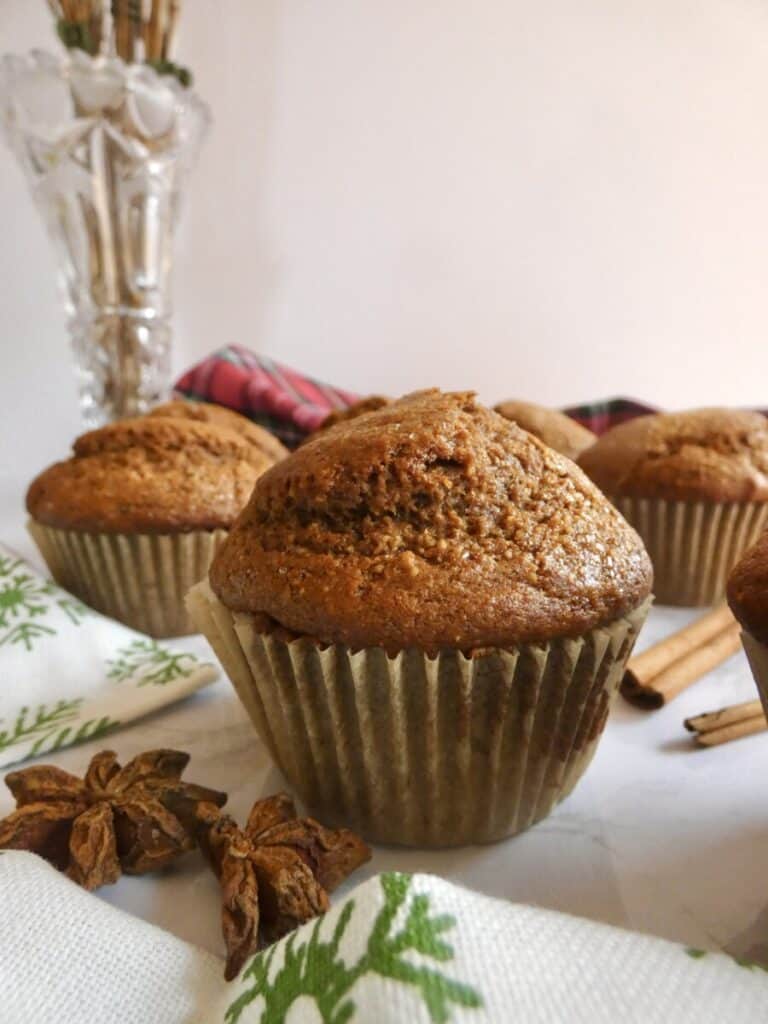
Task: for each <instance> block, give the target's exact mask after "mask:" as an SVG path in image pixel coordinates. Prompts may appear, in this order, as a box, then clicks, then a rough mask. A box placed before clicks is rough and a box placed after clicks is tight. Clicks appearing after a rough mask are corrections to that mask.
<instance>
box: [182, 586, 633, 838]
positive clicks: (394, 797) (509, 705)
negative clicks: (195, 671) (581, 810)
mask: <svg viewBox="0 0 768 1024" xmlns="http://www.w3.org/2000/svg"><path fill="white" fill-rule="evenodd" d="M187 604H188V607H189V609H190V612H191V614H192V617H193V619H194V620H195V623H196V624H197V626H198V628H199V629H200V631H201V632H203V633H205V635H206V637H207V638H208V640H209V642H210V644H211V646H212V647H213V649H214V651H215V652H216V654H217V655H218V657H219V660H220V661H221V663H222V665H223V666H224V669H225V671H226V672H227V674H228V675H229V677H230V679H231V680H232V682H233V684H234V686H235V689H236V690H237V693H238V695H239V697H240V699H241V701H242V702H243V704H244V705H245V707H246V709H247V711H248V713H249V715H250V717H251V719H252V721H253V724H254V726H255V727H256V730H257V732H258V734H259V736H260V737H261V739H262V740H263V741H264V743H265V744H266V745H267V747H268V748H269V751H270V753H271V754H272V757H273V758H274V760H275V762H276V763H277V765H278V767H279V768H280V769H281V771H282V772H283V774H284V775H285V777H286V778H287V779H288V781H289V782H290V784H291V786H292V787H293V788H294V789H295V790H296V791H297V792H298V793H299V795H300V796H301V798H302V800H303V801H304V802H305V803H306V804H307V806H308V807H309V808H310V809H311V810H312V811H313V812H314V813H316V814H317V815H318V817H320V818H321V820H323V821H328V822H331V823H334V824H338V825H347V826H350V827H352V828H354V829H356V830H357V831H358V832H360V833H361V834H362V835H364V836H366V837H367V838H368V839H370V840H373V841H377V842H383V843H399V844H404V845H406V846H427V847H436V846H460V845H464V844H466V843H475V842H481V843H482V842H489V841H492V840H496V839H501V838H502V837H504V836H508V835H512V834H513V833H515V832H520V831H522V830H523V829H525V828H528V827H529V826H530V825H533V824H534V823H535V822H537V821H540V820H541V819H542V818H544V817H546V816H547V815H548V814H549V813H550V811H551V810H552V808H553V807H554V806H555V804H556V803H557V802H558V801H560V800H562V799H563V798H564V797H565V796H567V795H568V793H570V791H571V790H572V789H573V787H574V785H575V784H576V782H577V781H578V779H579V778H580V776H581V775H582V773H583V772H584V770H585V768H586V767H587V765H588V764H589V762H590V761H591V759H592V756H593V754H594V752H595V748H596V746H597V742H598V740H599V738H600V735H601V733H602V731H603V727H604V725H605V720H606V717H607V715H608V709H609V706H610V703H611V700H612V698H613V696H614V694H615V692H616V690H617V688H618V685H619V682H620V680H621V676H622V673H623V670H624V665H625V663H626V661H627V659H628V657H629V654H630V652H631V649H632V646H633V644H634V641H635V637H636V636H637V633H638V631H639V629H640V627H641V626H642V624H643V621H644V620H645V617H646V615H647V613H648V608H649V607H650V599H649V600H647V601H646V602H645V603H644V604H643V605H641V606H640V607H638V608H637V609H635V610H634V611H633V612H631V613H630V614H628V615H627V616H625V617H624V618H621V619H618V620H616V621H615V622H613V623H611V624H609V625H607V626H605V627H602V628H600V629H594V630H592V631H591V632H589V633H586V634H584V635H583V636H580V637H577V638H575V639H559V640H553V641H551V642H550V643H547V644H524V645H521V646H520V647H519V648H517V649H515V650H510V651H501V650H489V651H484V652H479V653H477V654H476V655H474V656H473V657H467V656H466V655H464V654H462V653H461V652H460V651H446V652H443V653H441V654H439V655H438V656H437V657H434V658H430V657H427V656H426V655H425V654H424V653H422V652H420V651H417V650H405V651H402V652H400V653H399V654H397V655H396V656H394V657H389V656H388V655H387V654H386V652H385V651H384V650H382V649H381V648H368V649H365V650H362V651H357V652H352V651H350V650H349V649H347V648H346V647H344V646H342V645H334V646H327V647H323V646H322V645H320V644H318V643H317V642H316V641H313V640H310V639H308V638H298V639H295V640H292V641H285V640H282V639H279V638H278V637H276V636H274V635H273V634H266V633H260V632H258V631H257V630H256V629H255V628H254V624H253V618H252V617H251V616H249V615H244V614H238V613H232V612H230V611H229V610H228V609H227V608H226V607H225V606H224V605H223V604H222V603H221V602H220V601H219V600H218V598H217V597H216V596H215V595H214V594H213V592H212V591H211V589H210V586H209V585H208V582H207V581H205V582H203V583H200V584H198V585H197V586H196V587H195V588H194V589H193V590H192V591H191V593H190V595H189V597H188V601H187Z"/></svg>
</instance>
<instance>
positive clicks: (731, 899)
mask: <svg viewBox="0 0 768 1024" xmlns="http://www.w3.org/2000/svg"><path fill="white" fill-rule="evenodd" d="M22 496H23V485H22V484H21V482H19V483H18V484H17V482H16V481H15V480H14V479H13V478H11V479H9V478H8V477H7V476H6V478H5V480H4V482H3V487H2V490H0V539H1V540H2V541H3V542H5V543H6V544H8V545H10V546H11V547H13V548H14V549H15V550H16V551H18V552H19V554H21V555H23V556H24V557H27V558H29V559H30V560H31V561H33V562H34V563H35V564H38V565H39V564H40V559H39V556H38V555H37V552H36V551H35V550H34V548H33V546H32V543H31V541H30V540H29V538H28V537H27V535H26V532H25V530H24V513H23V504H22V500H23V498H22ZM696 614H697V613H696V612H691V611H688V610H683V609H671V608H656V609H653V610H652V612H651V615H650V618H649V621H648V623H647V625H646V627H645V629H644V630H643V633H642V635H641V637H640V639H639V641H638V647H637V650H641V649H642V648H644V647H646V646H648V645H649V644H651V643H653V642H655V641H656V640H658V639H659V638H660V637H662V636H664V635H665V634H667V633H669V632H671V631H673V630H675V629H678V628H680V627H681V626H683V625H684V624H685V623H686V622H688V621H690V620H691V619H692V618H695V616H696ZM179 645H180V646H183V647H185V648H186V649H188V650H192V651H195V652H196V653H203V654H205V655H206V656H207V657H210V658H213V655H212V653H211V652H210V650H209V649H208V647H207V644H206V643H205V641H204V640H203V639H202V637H191V638H185V639H184V640H183V641H180V642H179ZM754 698H755V687H754V683H753V681H752V677H751V675H750V672H749V667H748V665H747V662H746V659H745V658H744V656H743V654H742V653H741V652H740V653H739V654H737V655H735V656H734V657H733V658H731V659H729V661H727V662H726V663H724V664H723V665H722V666H721V667H720V668H719V669H717V670H716V671H714V672H712V673H711V674H710V675H709V676H707V677H706V678H705V679H702V680H701V681H699V682H698V683H697V684H696V685H695V686H692V687H691V688H690V689H689V690H688V691H686V692H685V693H683V694H682V695H681V696H680V697H679V698H678V699H677V700H675V701H674V702H673V703H672V704H671V705H669V706H667V707H666V708H663V709H662V710H660V711H656V712H650V713H647V712H640V711H636V710H635V709H633V708H631V707H630V706H629V705H627V704H626V703H625V702H624V701H622V700H621V698H619V699H618V700H617V702H616V704H615V706H614V709H613V711H612V713H611V716H610V719H609V722H608V725H607V728H606V731H605V735H604V737H603V739H602V742H601V744H600V746H599V748H598V751H597V754H596V756H595V759H594V761H593V763H592V765H591V766H590V768H589V770H588V772H587V774H586V776H585V777H584V778H583V779H582V781H581V782H580V783H579V784H578V786H577V787H576V790H575V792H574V793H573V794H572V795H571V796H570V797H569V798H568V799H567V800H566V801H565V802H564V803H563V804H562V805H561V806H560V807H558V808H557V809H556V810H555V812H554V813H553V814H552V815H551V816H550V817H549V818H548V819H546V820H545V821H543V822H541V823H540V824H539V825H536V826H535V827H534V828H532V829H531V830H530V831H528V832H526V833H524V834H522V835H520V836H516V837H514V838H512V839H508V840H505V841H503V842H500V843H495V844H493V845H489V846H478V847H468V848H465V849H460V850H438V851H429V850H406V849H396V848H385V847H377V848H376V849H375V850H374V856H373V859H372V860H371V862H370V863H369V864H368V865H366V867H365V868H364V869H362V870H361V871H360V872H359V873H358V874H357V876H355V877H356V879H357V880H362V879H363V878H366V877H368V876H369V875H371V874H374V873H376V872H379V871H387V870H393V869H397V870H401V871H427V872H432V873H434V874H437V875H441V876H443V877H445V878H448V879H451V880H452V881H455V882H458V883H460V884H462V885H465V886H467V887H469V888H472V889H476V890H479V891H480V892H484V893H487V894H489V895H492V896H498V897H502V898H503V899H507V900H512V901H516V902H523V903H531V904H537V905H539V906H542V907H549V908H552V909H555V910H560V911H565V912H568V913H571V914H579V915H582V916H584V917H589V918H592V919H594V920H596V921H603V922H606V923H609V924H614V925H620V926H624V927H628V928H633V929H636V930H639V931H644V932H648V933H651V934H654V935H659V936H662V937H664V938H667V939H673V940H676V941H679V942H683V943H686V944H688V945H691V946H696V947H702V948H706V949H723V950H725V951H727V952H729V953H731V954H732V955H735V956H744V957H747V958H749V959H751V960H756V961H759V962H763V963H766V964H768V904H767V902H766V901H767V900H768V897H766V895H764V890H763V885H764V877H765V876H764V874H763V871H764V869H765V864H766V863H768V799H766V788H767V783H766V779H768V734H761V735H758V736H753V737H750V738H748V739H743V740H739V741H736V742H734V743H731V744H727V745H725V746H722V747H717V748H712V749H710V750H705V749H697V748H695V747H694V746H693V745H692V742H691V740H690V738H689V736H688V734H687V733H686V732H685V730H684V729H683V724H682V723H683V719H684V718H685V717H687V716H689V715H692V714H696V713H698V712H701V711H707V710H713V709H715V708H718V707H722V706H723V705H725V704H730V703H734V702H736V701H741V700H750V699H754ZM111 742H112V744H113V746H114V747H115V748H116V749H117V750H118V752H119V754H120V755H121V756H122V757H123V758H125V759H127V758H128V757H130V756H132V755H133V754H134V753H136V752H138V751H141V750H146V749H149V748H152V747H159V746H170V747H176V748H180V749H182V750H187V751H189V752H190V753H191V755H192V762H191V765H190V768H189V769H188V772H187V774H188V776H189V778H190V779H192V780H196V781H199V782H203V783H205V784H207V785H209V786H213V787H215V788H217V789H222V790H225V791H227V792H228V793H229V794H230V801H229V809H230V811H231V813H233V814H234V815H235V816H237V817H239V818H241V819H244V817H245V815H246V814H247V812H248V810H249V808H250V806H251V804H252V803H253V802H254V801H255V800H256V799H257V798H259V797H260V796H263V795H267V794H269V793H273V792H275V791H277V790H278V789H280V788H282V787H283V786H284V783H283V780H282V778H281V776H280V773H279V772H278V771H277V769H276V768H275V767H274V766H273V765H272V764H271V762H270V759H269V756H268V754H267V751H266V749H265V748H264V747H263V746H262V744H261V742H260V741H259V740H258V738H257V737H256V735H255V733H254V732H253V730H252V727H251V725H250V723H249V721H248V719H247V717H246V714H245V712H244V710H243V708H242V706H241V705H240V703H239V701H238V699H237V697H236V696H235V693H234V690H233V689H232V687H231V685H230V684H229V682H228V680H227V679H226V677H223V676H222V678H221V679H220V680H219V681H218V682H217V683H214V684H213V685H212V686H210V687H208V688H207V689H205V690H204V691H201V692H200V693H198V694H196V695H195V696H194V697H191V698H189V699H188V700H186V701H184V702H182V703H179V704H177V705H174V706H173V707H172V708H171V709H170V710H165V711H162V712H160V713H158V714H156V715H153V716H151V717H149V718H146V719H144V720H142V721H140V722H137V723H136V724H134V725H132V726H130V727H128V728H126V729H124V730H122V731H121V732H119V733H117V734H116V735H115V737H114V739H113V740H112V741H111ZM100 746H103V744H99V743H98V741H97V742H96V743H93V744H84V745H83V746H81V747H77V748H75V749H71V750H66V751H62V752H61V753H60V754H58V755H57V757H56V761H57V763H58V764H60V765H61V766H62V767H63V768H66V769H68V770H70V771H73V772H76V773H80V772H82V770H83V769H84V768H85V765H86V763H87V761H88V759H89V758H90V756H91V755H92V754H93V753H94V752H95V750H96V749H98V748H99V747H100ZM11 808H12V801H11V799H10V796H9V794H7V792H6V791H5V790H4V789H3V791H2V792H1V793H0V815H3V814H6V813H7V812H8V811H9V810H10V809H11ZM350 884H352V883H350V882H348V883H347V886H349V885H350ZM340 891H341V892H343V891H344V889H342V890H340ZM98 895H99V897H100V898H101V899H104V900H106V901H107V902H109V903H111V904H113V905H114V906H117V907H121V908H122V909H123V910H126V911H128V912H130V913H133V914H136V915H137V916H139V917H142V918H144V919H146V920H147V921H151V922H153V923H154V924H156V925H159V926H160V927H162V928H165V929H167V930H168V931H170V932H172V933H174V934H175V935H177V936H179V937H180V938H182V939H186V940H188V941H190V942H193V943H196V944H197V945H199V946H202V947H204V948H206V949H209V950H211V951H212V952H215V953H218V954H221V953H222V943H221V937H220V932H219V921H220V918H219V908H220V904H219V901H218V890H217V885H216V882H215V880H214V879H213V876H212V875H211V874H210V872H209V871H208V869H207V868H205V867H204V866H203V865H202V863H201V861H200V860H199V859H198V858H196V857H189V858H187V859H186V860H185V861H182V862H180V864H179V865H178V866H177V867H175V868H173V869H171V870H169V871H167V872H166V873H164V874H163V875H162V876H156V877H145V878H122V879H121V880H120V881H119V882H118V883H117V885H114V886H110V887H106V888H104V889H102V890H100V891H99V893H98Z"/></svg>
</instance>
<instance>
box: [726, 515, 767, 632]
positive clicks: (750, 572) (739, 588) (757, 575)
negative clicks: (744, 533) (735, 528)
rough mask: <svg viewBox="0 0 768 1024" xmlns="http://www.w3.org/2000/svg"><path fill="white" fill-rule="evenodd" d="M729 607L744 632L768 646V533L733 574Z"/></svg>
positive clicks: (741, 561)
mask: <svg viewBox="0 0 768 1024" xmlns="http://www.w3.org/2000/svg"><path fill="white" fill-rule="evenodd" d="M727 594H728V604H729V605H730V606H731V611H732V612H733V614H734V615H735V616H736V618H737V619H738V620H739V622H740V623H741V625H742V626H743V627H744V629H746V630H747V632H748V633H751V634H752V636H753V637H754V638H755V639H756V640H759V641H760V642H761V643H768V531H766V532H765V533H764V534H762V536H761V537H760V539H759V540H758V542H757V544H755V545H754V546H753V547H751V548H750V549H749V551H747V552H746V554H745V555H744V556H743V557H742V558H741V560H740V561H739V562H737V563H736V565H735V566H734V567H733V569H732V570H731V574H730V576H729V577H728V591H727Z"/></svg>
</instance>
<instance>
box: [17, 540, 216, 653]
mask: <svg viewBox="0 0 768 1024" xmlns="http://www.w3.org/2000/svg"><path fill="white" fill-rule="evenodd" d="M27 529H28V530H29V532H30V534H31V535H32V539H33V540H34V541H35V543H36V544H37V546H38V548H39V549H40V553H41V554H42V556H43V558H44V559H45V561H46V564H47V565H48V568H49V570H50V572H51V575H52V576H53V578H54V579H55V580H56V582H57V583H58V584H59V585H60V586H62V587H64V589H65V590H68V591H69V592H70V593H71V594H74V595H75V596H76V597H78V598H79V599H80V600H81V601H84V602H85V604H88V605H90V606H91V608H95V609H96V611H99V612H102V613H103V614H104V615H108V616H110V618H113V619H117V620H118V621H120V622H123V623H125V625H126V626H131V627H132V628H133V629H137V630H139V631H140V632H142V633H148V634H149V635H150V636H154V637H169V636H184V635H185V634H187V633H194V632H195V626H194V624H193V622H192V620H191V618H190V617H189V613H188V612H187V609H186V606H185V603H184V597H185V595H186V593H187V591H188V590H189V588H190V587H192V586H194V584H195V583H197V582H198V581H199V580H201V579H204V578H205V577H206V576H207V575H208V568H209V566H210V564H211V559H212V558H213V556H214V553H215V552H216V549H217V548H218V546H219V545H220V544H221V542H222V541H223V540H224V538H225V537H226V535H227V531H226V530H195V531H192V532H189V533H177V534H134V535H130V534H115V533H82V532H79V531H76V530H59V529H54V528H53V527H50V526H43V525H42V524H40V523H38V522H35V521H34V520H30V521H29V522H28V523H27Z"/></svg>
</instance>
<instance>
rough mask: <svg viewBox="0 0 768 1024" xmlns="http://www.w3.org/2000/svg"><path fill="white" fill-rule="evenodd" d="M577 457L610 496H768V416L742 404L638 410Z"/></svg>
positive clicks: (734, 498) (717, 498)
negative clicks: (634, 416) (642, 412)
mask: <svg viewBox="0 0 768 1024" xmlns="http://www.w3.org/2000/svg"><path fill="white" fill-rule="evenodd" d="M578 462H579V465H580V466H581V468H582V469H583V470H584V471H585V472H586V473H587V475H588V476H590V477H591V478H592V480H594V482H595V483H596V484H597V486H598V487H599V488H600V489H601V490H602V491H603V492H604V493H605V494H609V495H610V496H611V497H613V498H617V497H636V498H663V499H666V500H669V501H698V500H705V501H712V502H726V501H736V502H743V501H767V500H768V420H766V418H765V416H763V415H762V414H761V413H758V412H747V411H744V410H740V409H692V410H690V411H688V412H674V413H654V414H652V415H649V416H640V417H638V418H637V419H633V420H629V422H627V423H622V424H620V425H619V426H617V427H613V428H612V429H611V430H608V431H607V432H606V433H605V434H603V435H602V436H601V437H600V438H599V439H598V440H597V442H596V443H595V444H594V445H593V446H592V447H591V448H588V449H587V451H586V452H584V453H583V454H582V455H581V456H580V458H579V460H578Z"/></svg>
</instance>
